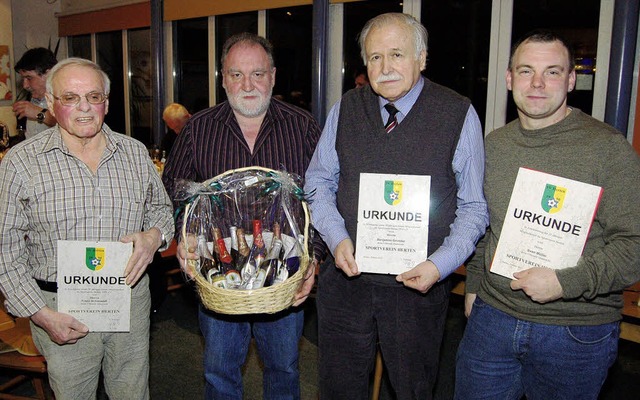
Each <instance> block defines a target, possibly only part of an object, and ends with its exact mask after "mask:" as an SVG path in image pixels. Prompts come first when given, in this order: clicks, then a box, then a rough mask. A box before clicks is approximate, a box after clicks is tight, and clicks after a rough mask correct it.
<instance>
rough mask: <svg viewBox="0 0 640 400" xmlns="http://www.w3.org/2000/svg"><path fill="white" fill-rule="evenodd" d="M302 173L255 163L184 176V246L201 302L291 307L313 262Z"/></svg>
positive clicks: (224, 307) (239, 309)
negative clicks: (194, 178) (204, 176)
mask: <svg viewBox="0 0 640 400" xmlns="http://www.w3.org/2000/svg"><path fill="white" fill-rule="evenodd" d="M300 180H301V179H300V177H298V176H296V175H293V174H289V173H286V172H283V171H275V170H270V169H266V168H260V167H249V168H242V169H235V170H230V171H227V172H225V173H223V174H221V175H218V176H216V177H214V178H211V179H209V180H207V181H206V182H203V183H193V182H186V181H185V182H181V183H180V185H179V187H180V190H179V199H178V200H181V202H182V204H183V205H184V207H181V208H180V209H179V212H180V211H181V212H182V240H181V243H182V244H181V245H187V246H189V247H192V248H195V249H196V253H197V254H198V256H199V260H198V261H196V260H190V261H189V266H188V267H189V268H191V270H192V271H191V272H192V275H193V276H194V279H195V282H196V287H197V290H198V294H199V295H200V299H201V301H202V303H203V305H204V306H205V307H206V308H208V309H210V310H212V311H215V312H219V313H223V314H255V313H276V312H278V311H281V310H283V309H285V308H287V307H289V306H290V305H291V304H292V303H293V301H294V297H295V294H296V293H297V291H298V289H299V288H300V285H301V284H302V281H303V279H304V275H305V272H306V270H307V268H308V266H309V242H310V240H309V211H308V208H307V204H306V202H305V200H304V193H303V191H302V190H301V189H300Z"/></svg>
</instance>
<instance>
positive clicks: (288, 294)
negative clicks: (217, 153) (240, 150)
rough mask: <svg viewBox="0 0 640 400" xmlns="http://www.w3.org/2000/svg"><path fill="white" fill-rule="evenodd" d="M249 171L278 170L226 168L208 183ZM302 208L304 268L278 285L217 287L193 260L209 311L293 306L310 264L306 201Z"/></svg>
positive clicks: (253, 311)
mask: <svg viewBox="0 0 640 400" xmlns="http://www.w3.org/2000/svg"><path fill="white" fill-rule="evenodd" d="M245 171H265V172H276V173H277V171H274V170H271V169H268V168H262V167H248V168H239V169H234V170H229V171H226V172H225V173H223V174H220V175H218V176H216V177H214V178H211V179H209V180H207V181H206V182H204V184H209V183H210V182H215V181H219V180H220V179H222V178H224V177H226V176H228V175H231V174H234V173H239V172H245ZM301 205H302V209H303V211H304V219H305V220H304V245H303V246H302V247H303V252H304V253H303V254H302V256H301V257H300V267H299V269H298V271H296V273H294V274H293V275H291V276H290V277H289V278H287V279H286V280H285V281H284V282H282V283H280V284H278V285H274V286H268V287H263V288H260V289H252V290H241V289H223V288H219V287H216V286H214V285H212V284H211V283H209V281H207V279H206V278H205V277H203V276H202V274H201V273H200V271H198V268H197V262H196V261H195V260H189V268H191V270H192V272H193V276H194V280H195V282H196V288H197V291H198V294H199V296H200V299H201V301H202V304H203V305H204V306H205V307H206V308H207V309H209V310H212V311H215V312H217V313H221V314H235V315H238V314H263V313H267V314H273V313H276V312H279V311H282V310H284V309H285V308H288V307H289V306H291V305H292V304H293V302H294V298H295V294H296V293H297V292H298V290H299V288H300V286H301V285H302V282H303V280H304V276H305V274H306V272H307V269H308V267H309V260H310V257H309V250H308V249H309V246H308V241H309V223H310V217H309V209H308V207H307V204H306V202H305V201H302V202H301ZM188 208H189V206H188V205H187V208H186V209H185V215H186V214H187V213H188ZM186 222H187V219H186V218H184V220H183V226H182V235H183V240H184V238H185V237H186Z"/></svg>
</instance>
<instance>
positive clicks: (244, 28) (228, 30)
mask: <svg viewBox="0 0 640 400" xmlns="http://www.w3.org/2000/svg"><path fill="white" fill-rule="evenodd" d="M242 32H253V33H258V13H257V12H246V13H238V14H229V15H220V16H217V17H216V60H218V64H220V56H221V55H222V46H223V45H224V42H225V41H226V40H227V39H229V38H230V37H231V36H233V35H235V34H237V33H242ZM220 69H221V66H220V65H216V66H215V68H211V70H212V72H213V71H216V72H217V73H216V89H217V90H216V93H217V95H216V103H222V102H223V101H225V100H226V99H227V94H226V93H225V91H224V88H223V87H222V76H221V75H220ZM276 80H277V79H276Z"/></svg>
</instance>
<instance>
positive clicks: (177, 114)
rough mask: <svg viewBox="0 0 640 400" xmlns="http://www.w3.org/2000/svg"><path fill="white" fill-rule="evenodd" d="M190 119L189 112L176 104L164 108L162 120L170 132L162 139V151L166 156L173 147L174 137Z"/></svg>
mask: <svg viewBox="0 0 640 400" xmlns="http://www.w3.org/2000/svg"><path fill="white" fill-rule="evenodd" d="M189 118H191V114H189V111H187V109H186V108H185V107H184V106H183V105H182V104H178V103H171V104H169V105H168V106H166V107H165V108H164V111H163V112H162V120H163V121H164V123H165V124H167V127H168V128H169V129H170V130H171V131H172V132H167V134H166V135H164V138H163V139H162V150H164V151H165V152H166V154H167V155H168V154H169V152H171V148H172V147H173V142H175V141H176V137H178V134H179V133H180V131H181V130H182V128H183V127H184V126H185V124H186V123H187V121H189Z"/></svg>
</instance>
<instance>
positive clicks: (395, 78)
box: [376, 73, 402, 83]
mask: <svg viewBox="0 0 640 400" xmlns="http://www.w3.org/2000/svg"><path fill="white" fill-rule="evenodd" d="M401 79H402V76H400V74H397V73H392V74H388V75H380V76H379V77H378V79H376V83H382V82H388V81H399V80H401Z"/></svg>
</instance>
